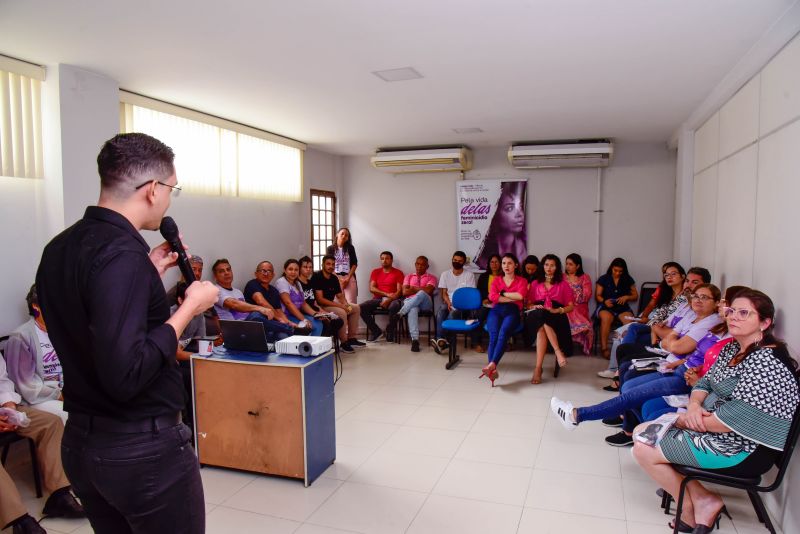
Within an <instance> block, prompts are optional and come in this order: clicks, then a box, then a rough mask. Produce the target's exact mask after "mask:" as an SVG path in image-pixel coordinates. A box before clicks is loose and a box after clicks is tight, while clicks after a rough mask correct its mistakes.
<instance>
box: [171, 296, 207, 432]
mask: <svg viewBox="0 0 800 534" xmlns="http://www.w3.org/2000/svg"><path fill="white" fill-rule="evenodd" d="M187 287H188V286H187V285H186V282H178V285H176V286H175V300H176V304H175V305H174V306H172V307H171V308H170V310H169V313H170V315H172V314H174V313H175V312H176V311H177V310H178V307H179V306H180V305H181V304H183V301H184V300H185V299H186V288H187ZM205 335H206V321H205V317H203V314H202V313H201V314H198V315H195V316H194V317H192V320H191V321H189V324H187V325H186V328H184V329H183V332H182V333H181V335H180V336H179V339H178V351H177V354H176V358H177V360H178V367H180V369H181V375H182V376H183V389H184V391H186V407H185V408H184V410H183V412H184V414H183V422H184V423H185V424H186V426H188V427H189V428H191V429H194V404H193V402H192V369H191V360H192V352H191V350H194V351H197V348H196V343H192V342H193V341H194V340H195V339H196V338H200V337H205Z"/></svg>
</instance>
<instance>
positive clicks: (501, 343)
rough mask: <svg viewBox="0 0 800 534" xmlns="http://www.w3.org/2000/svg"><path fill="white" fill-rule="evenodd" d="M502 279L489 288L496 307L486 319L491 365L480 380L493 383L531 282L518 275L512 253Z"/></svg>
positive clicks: (505, 261) (498, 278)
mask: <svg viewBox="0 0 800 534" xmlns="http://www.w3.org/2000/svg"><path fill="white" fill-rule="evenodd" d="M501 267H502V269H503V276H497V277H495V279H494V280H492V285H491V287H490V288H489V301H490V302H491V303H492V304H493V305H494V306H493V307H492V309H491V310H490V311H489V316H488V317H487V318H486V330H487V331H488V332H489V348H488V349H487V350H486V355H487V356H488V357H489V365H487V366H486V367H484V368H483V373H481V376H480V377H478V378H481V377H484V376H486V377H488V378H489V380H491V381H492V387H494V381H495V380H496V379H497V377H498V376H500V375H499V374H498V373H497V364H498V363H500V358H502V357H503V353H504V352H505V349H506V340H507V339H508V337H509V336H511V335H513V334H514V331H515V330H516V329H517V328H518V327H519V321H520V312H521V311H522V301H523V299H524V298H525V290H526V288H527V286H528V282H527V281H526V280H525V278H523V277H522V276H519V274H518V269H519V261H518V260H517V257H516V256H514V255H513V254H505V255H504V256H503V260H502V262H501Z"/></svg>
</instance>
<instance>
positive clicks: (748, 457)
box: [633, 289, 800, 534]
mask: <svg viewBox="0 0 800 534" xmlns="http://www.w3.org/2000/svg"><path fill="white" fill-rule="evenodd" d="M725 317H726V320H727V322H728V332H729V333H730V334H731V336H732V337H733V338H734V340H733V341H731V342H730V343H728V344H727V345H725V347H724V348H723V349H722V350H721V351H720V354H719V356H718V357H717V361H716V362H714V365H712V366H711V369H709V371H708V373H707V374H706V375H705V376H704V377H703V378H702V379H701V380H700V381H699V382H698V383H697V384H696V385H695V386H694V388H693V390H692V393H691V396H690V398H689V406H688V408H687V411H686V413H682V414H680V415H678V419H677V421H676V422H675V426H673V427H672V428H671V429H670V430H669V431H668V432H667V434H666V435H665V436H664V438H663V439H662V440H661V441H660V442H659V443H658V444H657V445H656V446H655V447H649V446H647V445H645V444H643V443H636V444H634V448H633V455H634V457H635V458H636V461H637V462H639V465H641V466H642V468H643V469H644V470H645V471H646V472H647V474H648V475H650V477H651V478H652V479H653V480H655V481H656V482H657V483H658V484H659V485H660V486H661V487H662V488H664V489H665V490H666V491H667V492H669V494H670V495H672V496H673V497H677V496H678V492H679V490H680V485H681V482H682V481H683V475H681V474H680V473H678V472H677V471H676V470H675V469H674V468H673V467H672V465H671V464H681V465H689V466H693V467H701V468H703V469H715V470H718V471H719V472H720V473H725V474H731V475H735V476H746V477H756V478H757V477H759V476H760V475H762V474H763V473H766V472H767V471H768V470H769V469H770V468H771V467H772V466H773V465H774V463H775V459H776V457H777V455H778V454H779V453H780V452H781V451H782V450H783V448H784V445H785V443H786V438H787V436H788V433H789V427H790V426H791V423H792V418H793V416H794V413H795V410H796V409H797V406H798V403H800V389H799V388H798V384H797V362H795V361H794V359H793V358H792V357H791V356H790V355H789V352H788V350H787V349H786V344H785V343H783V342H782V341H780V340H778V339H777V338H776V337H775V336H774V334H773V329H774V326H775V306H774V304H773V303H772V300H771V299H770V298H769V297H768V296H767V295H765V294H764V293H762V292H761V291H757V290H754V289H750V290H745V291H742V292H740V293H738V294H737V295H736V298H735V299H734V300H733V302H732V303H731V306H730V308H726V309H725ZM640 430H642V428H641V426H640V427H639V428H637V429H636V431H640ZM686 490H687V491H686V494H685V495H684V502H683V512H682V517H680V518H677V520H678V521H680V523H679V527H684V530H688V528H694V532H699V533H701V534H704V533H707V532H710V531H711V530H712V529H713V528H714V526H715V525H719V518H720V515H721V514H722V513H723V512H726V510H725V507H724V505H723V502H722V499H721V498H720V497H719V495H717V494H716V493H713V492H711V491H709V490H707V489H706V488H705V487H704V486H703V485H702V484H701V483H700V482H698V481H692V482H689V484H688V485H687V486H686Z"/></svg>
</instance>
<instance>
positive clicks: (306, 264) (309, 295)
mask: <svg viewBox="0 0 800 534" xmlns="http://www.w3.org/2000/svg"><path fill="white" fill-rule="evenodd" d="M298 261H299V262H300V274H299V275H298V276H297V281H298V282H299V283H300V287H302V288H303V297H304V298H305V300H306V304H308V306H309V307H310V308H311V309H312V310H314V318H315V319H317V320H318V321H320V322H321V323H322V333H321V334H320V335H322V336H325V337H329V336H337V337H338V338H339V340H340V341H342V342H344V341H347V328H345V323H344V321H343V320H342V319H340V318H339V317H337V316H336V315H335V314H333V313H328V312H326V311H325V310H323V309H322V308H321V307H320V306H319V305H318V304H317V299H316V298H314V288H313V287H311V275H313V274H314V262H313V261H312V260H311V258H309V257H308V256H303V257H302V258H300V259H299V260H298ZM340 350H341V349H340Z"/></svg>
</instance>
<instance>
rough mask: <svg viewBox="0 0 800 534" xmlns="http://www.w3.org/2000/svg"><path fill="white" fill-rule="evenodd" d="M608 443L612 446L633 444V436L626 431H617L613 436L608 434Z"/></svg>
mask: <svg viewBox="0 0 800 534" xmlns="http://www.w3.org/2000/svg"><path fill="white" fill-rule="evenodd" d="M606 443H608V444H609V445H611V446H612V447H627V446H628V445H633V436H629V435H628V434H626V433H625V432H617V433H616V434H614V435H613V436H608V437H607V438H606Z"/></svg>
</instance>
